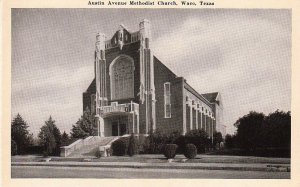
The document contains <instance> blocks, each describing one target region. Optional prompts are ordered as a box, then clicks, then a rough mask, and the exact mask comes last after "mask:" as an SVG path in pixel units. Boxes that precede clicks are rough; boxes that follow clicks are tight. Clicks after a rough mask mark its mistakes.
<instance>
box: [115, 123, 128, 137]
mask: <svg viewBox="0 0 300 187" xmlns="http://www.w3.org/2000/svg"><path fill="white" fill-rule="evenodd" d="M127 129H128V128H127V124H126V123H121V122H119V121H115V122H112V127H111V130H112V133H111V134H112V136H123V135H124V134H128V133H127Z"/></svg>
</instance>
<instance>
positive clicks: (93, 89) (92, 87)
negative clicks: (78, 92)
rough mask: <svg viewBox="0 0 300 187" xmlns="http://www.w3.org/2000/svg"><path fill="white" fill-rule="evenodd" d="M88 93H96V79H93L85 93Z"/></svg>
mask: <svg viewBox="0 0 300 187" xmlns="http://www.w3.org/2000/svg"><path fill="white" fill-rule="evenodd" d="M85 92H88V93H96V79H95V78H94V79H93V81H92V82H91V84H90V85H89V87H88V89H87V90H86V91H85Z"/></svg>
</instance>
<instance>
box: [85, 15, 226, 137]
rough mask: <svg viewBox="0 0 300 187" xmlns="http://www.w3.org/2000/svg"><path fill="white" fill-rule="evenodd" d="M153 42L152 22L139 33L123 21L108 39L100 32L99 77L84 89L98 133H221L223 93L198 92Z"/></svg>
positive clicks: (95, 64)
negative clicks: (162, 57)
mask: <svg viewBox="0 0 300 187" xmlns="http://www.w3.org/2000/svg"><path fill="white" fill-rule="evenodd" d="M151 42H152V38H151V31H150V22H149V21H148V20H143V21H142V22H141V23H140V24H139V31H137V32H129V31H128V30H127V29H126V28H125V27H124V26H123V25H120V27H119V29H118V31H117V32H116V33H115V34H114V35H113V37H112V38H111V39H108V40H106V37H105V35H104V34H101V33H99V34H97V36H96V50H95V62H94V67H95V79H94V80H93V81H92V83H91V84H90V86H89V87H88V89H87V90H86V92H84V93H83V109H84V110H85V109H86V107H88V108H89V109H90V110H91V111H92V112H93V113H94V114H95V117H96V123H97V126H98V135H99V136H121V135H124V134H130V133H138V134H148V133H149V132H150V131H151V130H159V131H160V132H162V133H171V132H174V131H179V132H180V133H181V134H185V133H186V132H188V131H190V130H192V129H200V128H202V129H204V130H205V131H206V132H207V133H208V134H209V136H210V137H211V136H213V132H214V131H216V130H217V131H221V132H223V131H224V129H223V120H222V110H223V106H222V98H221V95H220V93H218V92H214V93H207V94H199V93H198V92H197V91H196V90H195V89H193V88H192V87H191V86H190V85H189V84H188V83H187V82H186V80H185V79H184V78H183V77H178V76H177V75H175V74H174V73H173V72H172V71H171V70H170V69H169V68H167V67H166V66H165V65H164V64H163V63H162V62H161V61H159V60H158V59H157V58H156V57H155V56H154V55H153V53H152V51H151V45H152V43H151ZM162 50H168V49H162ZM183 68H184V67H183ZM223 133H224V132H223Z"/></svg>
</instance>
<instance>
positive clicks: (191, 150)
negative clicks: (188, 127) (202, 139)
mask: <svg viewBox="0 0 300 187" xmlns="http://www.w3.org/2000/svg"><path fill="white" fill-rule="evenodd" d="M184 156H185V157H186V158H188V159H193V158H195V157H196V156H197V147H196V146H195V145H194V144H187V145H186V146H185V150H184Z"/></svg>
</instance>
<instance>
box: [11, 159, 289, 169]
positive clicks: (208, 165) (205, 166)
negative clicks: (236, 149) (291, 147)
mask: <svg viewBox="0 0 300 187" xmlns="http://www.w3.org/2000/svg"><path fill="white" fill-rule="evenodd" d="M11 165H12V166H55V167H103V168H152V169H155V168H157V169H200V170H240V171H272V172H290V165H289V164H254V163H251V164H243V163H238V164H233V163H178V162H174V163H172V162H171V163H138V162H53V161H50V162H12V163H11Z"/></svg>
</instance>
